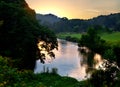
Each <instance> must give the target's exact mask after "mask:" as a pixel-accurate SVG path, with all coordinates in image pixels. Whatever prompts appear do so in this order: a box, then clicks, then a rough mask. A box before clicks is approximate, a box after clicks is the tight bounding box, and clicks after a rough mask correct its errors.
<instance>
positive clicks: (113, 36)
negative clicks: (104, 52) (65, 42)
mask: <svg viewBox="0 0 120 87" xmlns="http://www.w3.org/2000/svg"><path fill="white" fill-rule="evenodd" d="M81 35H82V34H80V33H59V34H57V37H58V38H61V39H66V37H68V36H70V37H72V38H77V39H80V38H81ZM99 35H100V36H101V38H102V39H104V40H106V41H108V42H120V32H113V33H102V34H99Z"/></svg>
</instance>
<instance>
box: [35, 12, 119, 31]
mask: <svg viewBox="0 0 120 87" xmlns="http://www.w3.org/2000/svg"><path fill="white" fill-rule="evenodd" d="M37 15H39V14H37ZM42 16H43V17H44V19H43V17H42V18H38V19H37V20H38V21H40V20H41V21H42V22H41V24H43V22H44V24H43V25H47V26H48V27H49V28H51V29H53V30H54V31H55V32H56V33H61V32H76V33H78V32H79V33H81V32H82V33H83V32H86V31H87V29H88V28H89V27H91V26H92V27H94V28H95V29H96V30H98V31H99V32H101V33H102V32H109V33H111V32H112V31H120V27H119V26H120V20H119V18H120V13H115V14H110V15H101V16H98V17H95V18H92V19H88V20H82V19H67V18H59V17H56V16H55V17H54V16H51V15H47V16H46V15H42ZM47 17H49V18H47ZM53 17H54V19H53V20H58V21H56V22H53V20H51V21H50V19H52V18H53ZM51 22H52V23H51Z"/></svg>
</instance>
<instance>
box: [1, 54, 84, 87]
mask: <svg viewBox="0 0 120 87" xmlns="http://www.w3.org/2000/svg"><path fill="white" fill-rule="evenodd" d="M80 85H82V84H81V83H80V82H79V81H77V80H76V79H74V78H71V77H65V76H64V77H62V76H60V75H58V74H55V73H40V74H34V73H33V72H32V71H28V70H23V71H18V70H17V69H16V68H12V67H10V66H9V62H8V58H4V57H2V56H0V87H80Z"/></svg>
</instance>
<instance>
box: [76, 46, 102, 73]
mask: <svg viewBox="0 0 120 87" xmlns="http://www.w3.org/2000/svg"><path fill="white" fill-rule="evenodd" d="M78 51H79V55H80V56H82V58H81V60H80V65H81V66H82V67H86V73H87V74H88V73H91V72H92V71H93V70H95V69H96V66H97V67H98V66H99V64H100V62H102V59H101V57H100V55H99V54H96V53H94V52H92V51H90V50H89V49H88V48H85V47H83V48H79V49H78Z"/></svg>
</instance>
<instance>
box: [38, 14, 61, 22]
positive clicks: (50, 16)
mask: <svg viewBox="0 0 120 87" xmlns="http://www.w3.org/2000/svg"><path fill="white" fill-rule="evenodd" d="M36 18H37V20H38V21H39V23H41V24H47V23H48V24H54V23H55V22H59V21H60V18H59V17H57V16H55V15H53V14H46V15H42V14H36Z"/></svg>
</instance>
